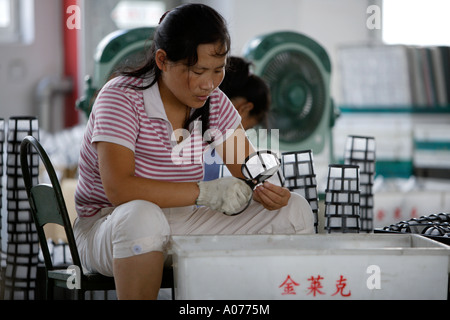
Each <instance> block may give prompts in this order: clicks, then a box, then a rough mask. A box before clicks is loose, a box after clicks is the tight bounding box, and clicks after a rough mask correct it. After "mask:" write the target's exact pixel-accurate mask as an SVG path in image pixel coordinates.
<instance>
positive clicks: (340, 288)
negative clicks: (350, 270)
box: [332, 275, 352, 297]
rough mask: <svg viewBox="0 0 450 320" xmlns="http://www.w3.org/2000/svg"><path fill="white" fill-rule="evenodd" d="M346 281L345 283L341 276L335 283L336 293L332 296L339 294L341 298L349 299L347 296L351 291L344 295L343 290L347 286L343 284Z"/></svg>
mask: <svg viewBox="0 0 450 320" xmlns="http://www.w3.org/2000/svg"><path fill="white" fill-rule="evenodd" d="M346 281H347V279H345V278H344V277H343V276H342V275H341V277H340V279H339V280H337V281H336V282H337V284H336V292H335V293H333V294H332V296H334V295H336V294H338V293H341V296H343V297H349V296H350V295H351V294H352V292H351V291H348V293H346V294H345V293H344V288H345V286H346V285H347V284H346V283H345V282H346Z"/></svg>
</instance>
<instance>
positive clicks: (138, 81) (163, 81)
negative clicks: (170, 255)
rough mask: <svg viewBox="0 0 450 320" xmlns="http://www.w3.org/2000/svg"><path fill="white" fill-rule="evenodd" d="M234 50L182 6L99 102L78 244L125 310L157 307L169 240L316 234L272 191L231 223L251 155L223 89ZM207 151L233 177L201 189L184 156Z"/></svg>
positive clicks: (217, 23)
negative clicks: (142, 59) (141, 59)
mask: <svg viewBox="0 0 450 320" xmlns="http://www.w3.org/2000/svg"><path fill="white" fill-rule="evenodd" d="M229 50H230V37H229V33H228V31H227V28H226V25H225V22H224V19H223V18H222V17H221V16H220V15H219V14H218V13H217V12H216V11H215V10H213V9H212V8H210V7H208V6H205V5H201V4H186V5H182V6H180V7H177V8H175V9H174V10H172V11H170V12H168V13H167V14H166V15H165V16H163V18H162V19H161V22H160V25H159V27H158V28H157V30H156V32H155V34H154V38H153V42H152V46H151V48H150V52H149V58H148V62H147V64H146V65H145V66H144V67H141V68H138V69H137V70H133V71H129V72H125V73H123V74H122V75H120V76H117V77H115V78H114V79H112V80H110V81H109V82H108V83H107V84H106V85H105V86H104V87H103V88H102V90H101V92H100V93H99V95H98V97H97V99H96V101H95V104H94V106H93V110H92V113H91V116H90V118H89V121H88V124H87V128H86V131H85V136H84V139H83V142H82V147H81V151H80V162H79V182H78V186H77V190H76V193H75V201H76V208H77V213H78V218H77V220H76V222H75V224H74V232H75V236H76V239H77V244H78V248H79V251H80V256H81V259H82V262H83V266H84V267H85V268H86V269H87V270H91V271H96V272H99V273H101V274H104V275H107V276H114V279H115V282H116V291H117V296H118V298H119V299H155V298H157V295H158V291H159V287H160V284H161V277H162V270H163V265H164V259H165V252H166V247H165V246H166V244H167V242H168V238H169V236H170V235H187V234H272V233H282V234H287V233H289V234H293V233H313V215H312V211H311V208H310V206H309V205H308V203H307V201H306V200H305V199H304V198H301V197H300V196H298V195H295V194H291V193H290V192H289V191H288V190H287V189H285V188H281V187H278V186H273V185H269V184H267V185H264V186H261V187H258V188H257V189H256V190H254V191H253V198H254V200H256V201H253V202H252V204H251V205H250V206H249V207H248V208H247V209H246V210H245V212H243V213H242V214H240V215H237V216H228V215H226V214H224V213H233V212H236V210H237V209H238V208H240V207H241V206H242V205H244V204H245V203H246V202H247V201H248V200H249V199H250V197H251V195H252V190H251V189H250V188H249V187H248V186H247V184H245V183H244V182H243V181H242V180H240V179H238V178H237V177H242V174H241V171H240V169H241V163H242V162H243V160H244V159H245V157H247V156H248V155H249V154H251V153H252V152H253V149H252V147H251V145H250V143H249V142H248V141H247V139H246V137H245V133H244V130H243V129H242V126H241V118H240V116H239V114H238V113H237V111H236V109H235V108H234V107H233V105H232V103H231V102H230V100H229V99H228V98H227V97H226V96H225V94H223V93H222V91H220V89H218V87H219V85H220V83H221V82H222V80H223V78H224V73H225V66H226V62H227V56H228V53H229ZM177 132H178V133H179V132H181V133H183V134H182V135H180V134H177ZM186 133H188V135H186ZM235 141H241V142H242V141H243V142H244V147H243V148H242V147H241V148H239V149H237V147H236V146H237V145H241V146H242V144H241V143H240V144H237V143H235ZM209 143H213V144H214V145H215V147H216V150H220V153H221V156H222V157H223V159H227V160H228V159H231V161H227V163H226V164H227V167H228V169H229V170H230V172H231V173H232V174H233V175H234V177H227V178H221V179H216V180H213V181H208V182H205V181H202V180H203V164H202V163H201V162H200V161H197V160H198V159H197V158H196V157H194V159H191V157H184V156H181V155H180V154H182V153H183V152H179V151H180V150H181V151H183V150H194V151H195V152H197V151H198V150H200V153H201V152H202V151H203V150H205V149H206V148H207V147H208V144H209ZM174 150H177V151H176V152H174ZM186 153H187V154H188V156H189V152H186ZM187 160H190V161H187Z"/></svg>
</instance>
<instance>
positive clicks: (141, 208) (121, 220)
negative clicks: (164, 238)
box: [113, 200, 170, 235]
mask: <svg viewBox="0 0 450 320" xmlns="http://www.w3.org/2000/svg"><path fill="white" fill-rule="evenodd" d="M113 216H115V217H114V219H116V221H117V223H116V226H115V229H126V230H133V232H136V233H137V234H139V233H142V232H143V233H146V234H151V235H156V234H159V235H168V234H170V227H169V223H168V222H167V219H166V217H165V215H164V213H163V211H162V210H161V208H160V207H159V206H157V205H156V204H154V203H152V202H149V201H144V200H134V201H130V202H127V203H124V204H122V205H120V206H118V207H117V208H116V209H115V210H114V213H113Z"/></svg>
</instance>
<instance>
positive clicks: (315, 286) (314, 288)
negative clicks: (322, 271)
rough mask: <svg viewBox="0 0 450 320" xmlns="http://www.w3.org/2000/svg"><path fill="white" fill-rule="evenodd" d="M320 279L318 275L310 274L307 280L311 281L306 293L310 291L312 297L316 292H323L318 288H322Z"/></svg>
mask: <svg viewBox="0 0 450 320" xmlns="http://www.w3.org/2000/svg"><path fill="white" fill-rule="evenodd" d="M320 280H323V277H321V276H320V275H318V276H317V278H314V277H313V276H311V278H309V279H308V281H311V285H310V286H309V288H308V289H309V292H308V294H311V293H312V294H313V296H314V297H315V296H316V293H319V294H325V293H324V292H322V291H320V289H322V288H323V287H322V284H321V283H320Z"/></svg>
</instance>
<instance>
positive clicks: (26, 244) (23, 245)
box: [4, 117, 39, 300]
mask: <svg viewBox="0 0 450 320" xmlns="http://www.w3.org/2000/svg"><path fill="white" fill-rule="evenodd" d="M29 135H32V136H35V137H36V138H39V126H38V120H37V118H35V117H11V118H10V119H9V121H8V131H7V135H6V136H7V157H6V163H5V165H6V166H5V168H6V172H5V173H6V178H7V182H6V191H7V212H8V216H7V234H8V241H7V243H8V245H7V250H6V268H5V272H4V278H5V279H4V299H8V300H22V299H25V300H30V299H34V298H35V290H36V273H37V265H38V255H39V240H38V236H37V233H36V228H35V226H34V223H33V218H32V215H31V210H30V204H29V201H28V196H27V192H26V189H25V185H24V182H23V176H22V169H21V166H20V145H21V143H22V140H23V138H25V137H26V136H29ZM29 160H30V163H31V164H30V167H31V174H32V177H33V179H34V181H35V182H36V183H37V182H38V176H39V156H38V155H37V153H36V152H31V155H30V159H29Z"/></svg>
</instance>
